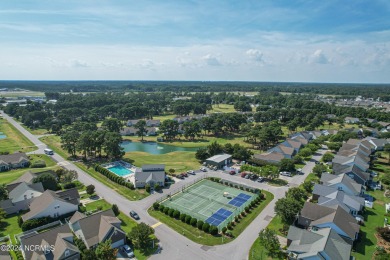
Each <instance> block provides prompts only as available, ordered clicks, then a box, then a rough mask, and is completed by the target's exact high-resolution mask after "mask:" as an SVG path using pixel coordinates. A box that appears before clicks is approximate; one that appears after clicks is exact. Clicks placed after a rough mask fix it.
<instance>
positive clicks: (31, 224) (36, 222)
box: [21, 217, 56, 231]
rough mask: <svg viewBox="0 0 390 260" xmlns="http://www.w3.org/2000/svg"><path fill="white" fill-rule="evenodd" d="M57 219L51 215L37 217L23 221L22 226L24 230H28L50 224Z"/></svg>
mask: <svg viewBox="0 0 390 260" xmlns="http://www.w3.org/2000/svg"><path fill="white" fill-rule="evenodd" d="M54 221H56V219H55V218H51V217H43V218H36V219H29V220H26V221H25V222H23V223H22V225H21V228H22V230H23V231H27V230H30V229H33V228H37V227H40V226H43V225H46V224H49V223H51V222H54Z"/></svg>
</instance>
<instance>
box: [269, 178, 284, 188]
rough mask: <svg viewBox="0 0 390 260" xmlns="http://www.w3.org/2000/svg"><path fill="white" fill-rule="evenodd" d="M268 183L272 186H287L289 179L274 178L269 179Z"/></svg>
mask: <svg viewBox="0 0 390 260" xmlns="http://www.w3.org/2000/svg"><path fill="white" fill-rule="evenodd" d="M267 183H268V184H269V185H271V186H276V187H281V186H286V185H287V183H288V181H286V180H283V179H272V180H269V181H268V182H267Z"/></svg>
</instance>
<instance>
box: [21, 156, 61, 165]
mask: <svg viewBox="0 0 390 260" xmlns="http://www.w3.org/2000/svg"><path fill="white" fill-rule="evenodd" d="M28 157H29V158H30V162H31V164H33V163H34V162H36V161H45V163H46V167H53V166H55V165H57V163H56V162H55V161H53V159H51V157H50V156H47V155H46V154H30V155H29V156H28Z"/></svg>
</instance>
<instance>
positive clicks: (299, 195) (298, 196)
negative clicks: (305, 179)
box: [286, 187, 307, 204]
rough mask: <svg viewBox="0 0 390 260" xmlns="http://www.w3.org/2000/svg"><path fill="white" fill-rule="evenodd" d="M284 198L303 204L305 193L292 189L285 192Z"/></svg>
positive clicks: (301, 190)
mask: <svg viewBox="0 0 390 260" xmlns="http://www.w3.org/2000/svg"><path fill="white" fill-rule="evenodd" d="M286 198H291V199H293V200H296V201H300V202H302V204H303V203H304V202H305V201H306V200H307V193H306V191H305V190H303V189H301V188H299V187H293V188H290V189H289V190H288V191H287V192H286Z"/></svg>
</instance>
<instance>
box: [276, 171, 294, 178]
mask: <svg viewBox="0 0 390 260" xmlns="http://www.w3.org/2000/svg"><path fill="white" fill-rule="evenodd" d="M279 174H280V175H283V176H287V177H291V176H292V174H291V172H280V173H279Z"/></svg>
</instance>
